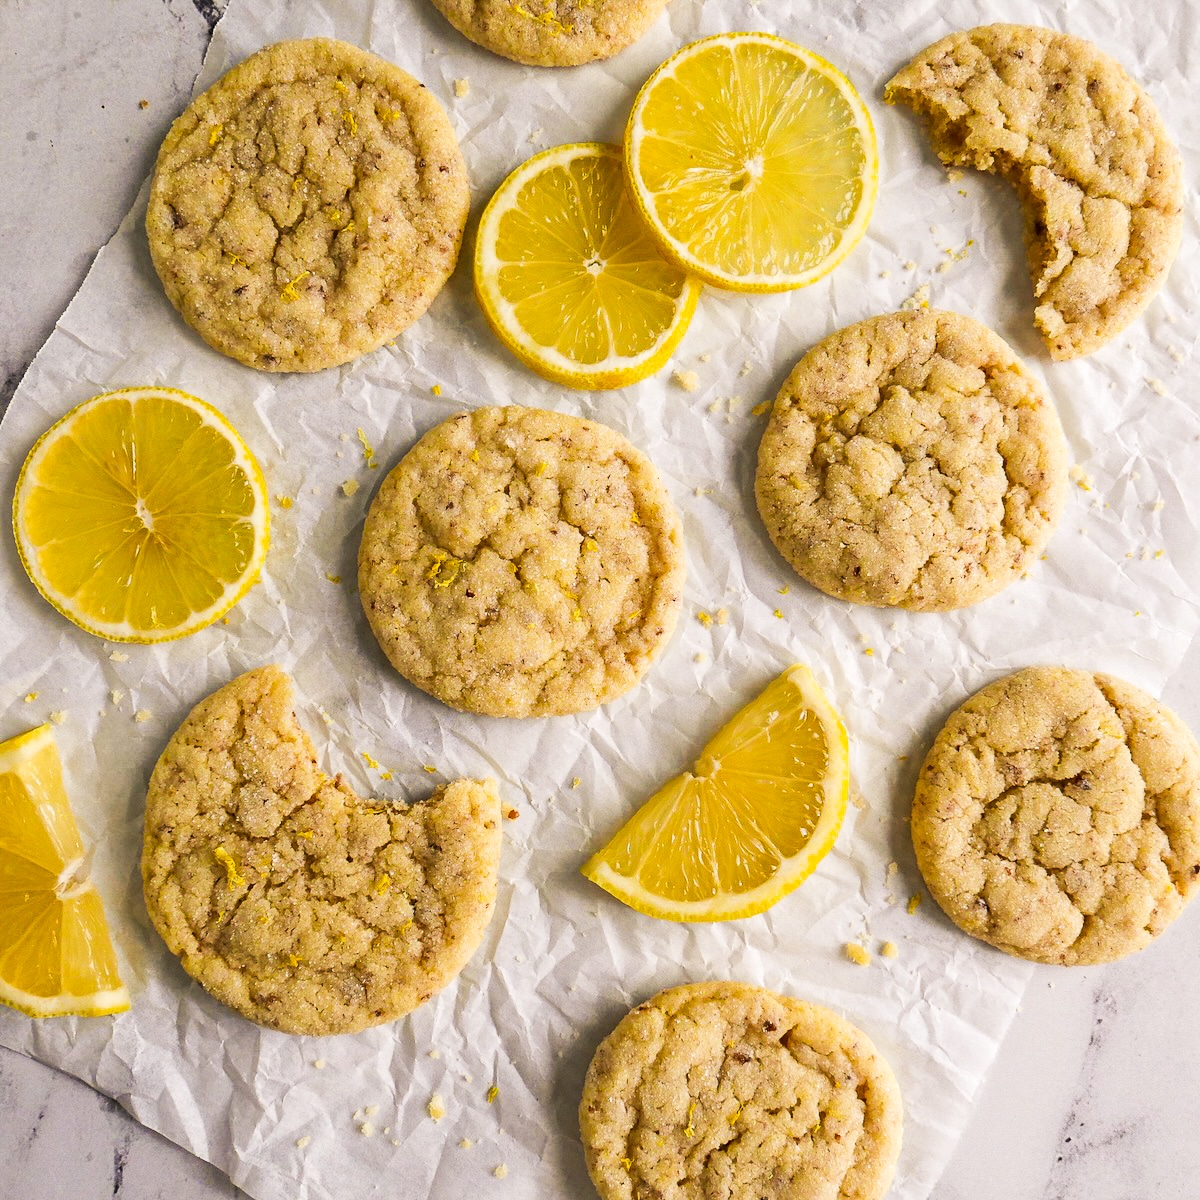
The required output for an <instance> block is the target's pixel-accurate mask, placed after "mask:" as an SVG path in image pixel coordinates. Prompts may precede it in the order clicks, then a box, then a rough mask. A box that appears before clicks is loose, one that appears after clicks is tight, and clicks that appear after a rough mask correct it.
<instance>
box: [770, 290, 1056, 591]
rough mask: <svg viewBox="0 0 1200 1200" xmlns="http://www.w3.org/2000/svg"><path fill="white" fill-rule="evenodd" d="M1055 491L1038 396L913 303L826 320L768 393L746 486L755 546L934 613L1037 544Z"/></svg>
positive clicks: (1005, 357)
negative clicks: (771, 399) (842, 320)
mask: <svg viewBox="0 0 1200 1200" xmlns="http://www.w3.org/2000/svg"><path fill="white" fill-rule="evenodd" d="M1066 488H1067V453H1066V446H1065V442H1064V440H1063V434H1062V427H1061V425H1060V424H1059V420H1058V415H1057V414H1056V412H1055V410H1054V406H1053V405H1052V404H1051V403H1050V401H1049V399H1048V398H1047V396H1046V395H1045V393H1044V391H1043V389H1042V388H1041V386H1040V385H1039V384H1038V382H1037V380H1036V379H1035V378H1034V377H1033V376H1032V375H1031V374H1030V373H1029V372H1028V371H1027V370H1026V369H1025V368H1024V367H1023V366H1022V364H1021V362H1020V360H1019V359H1018V358H1017V356H1016V355H1015V354H1014V353H1013V351H1012V349H1011V348H1010V347H1009V346H1008V344H1007V343H1006V342H1004V341H1003V340H1002V339H1001V338H999V337H997V336H996V334H994V333H992V332H991V330H989V329H987V328H986V327H985V326H983V325H980V324H979V322H978V321H973V320H971V318H969V317H964V316H960V315H958V314H957V313H949V312H939V311H937V310H932V309H931V310H925V311H915V312H902V313H891V314H888V315H886V316H881V317H874V318H872V319H871V320H868V321H863V322H860V323H859V324H857V325H851V326H849V327H848V328H846V329H842V330H839V331H838V332H837V333H834V334H832V335H831V336H830V337H828V338H826V339H825V340H824V341H823V342H821V343H819V344H818V345H817V346H815V347H814V348H813V349H812V350H810V351H809V352H808V353H807V354H806V355H805V356H804V357H803V358H802V359H801V360H800V362H799V363H798V364H797V366H796V368H795V369H794V370H793V371H792V373H791V375H789V376H788V378H787V381H786V382H785V383H784V385H783V387H782V389H781V390H780V392H779V396H778V398H777V399H776V401H775V406H774V409H773V410H772V413H771V419H770V421H769V422H768V424H767V428H766V431H765V433H764V434H763V439H762V443H761V445H760V446H759V451H758V474H757V479H756V485H755V490H756V494H757V497H758V508H759V512H760V513H761V514H762V518H763V521H764V522H765V524H766V527H767V531H768V533H770V535H771V540H772V541H773V542H774V543H775V545H776V547H777V548H778V550H779V552H780V553H781V554H782V555H783V556H784V558H786V559H787V560H788V562H790V563H791V564H792V566H793V567H795V569H796V571H797V572H799V574H800V575H801V576H802V577H803V578H804V579H806V580H807V581H808V582H809V583H811V584H813V585H814V586H815V587H818V588H820V589H821V590H822V591H824V592H828V593H829V594H830V595H831V596H837V597H839V598H841V599H843V600H853V601H857V602H858V603H860V604H874V605H884V606H890V605H895V606H899V607H902V608H909V609H917V610H922V611H934V610H940V609H951V608H959V607H961V606H963V605H966V604H974V603H975V602H976V601H978V600H982V599H985V598H986V597H987V596H990V595H992V594H994V593H995V592H998V591H999V590H1000V589H1001V588H1002V587H1004V586H1005V585H1006V584H1008V583H1010V582H1011V581H1012V580H1014V579H1016V578H1017V577H1018V576H1019V575H1021V573H1022V572H1023V571H1025V570H1026V568H1027V567H1028V566H1029V564H1030V563H1031V562H1032V561H1033V560H1034V559H1035V558H1036V557H1037V556H1038V555H1039V554H1040V553H1041V551H1042V548H1043V547H1044V546H1045V544H1046V542H1047V541H1048V539H1049V537H1050V534H1051V532H1052V531H1053V528H1054V525H1055V522H1056V521H1057V520H1058V516H1059V512H1060V510H1061V508H1062V504H1063V500H1064V497H1065V494H1066Z"/></svg>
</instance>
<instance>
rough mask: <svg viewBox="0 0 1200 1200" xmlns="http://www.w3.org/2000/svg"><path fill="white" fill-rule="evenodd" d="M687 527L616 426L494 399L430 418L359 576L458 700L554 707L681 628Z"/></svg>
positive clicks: (432, 675)
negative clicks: (437, 421)
mask: <svg viewBox="0 0 1200 1200" xmlns="http://www.w3.org/2000/svg"><path fill="white" fill-rule="evenodd" d="M683 581H684V561H683V534H682V529H681V526H680V522H679V516H678V514H677V513H676V511H675V506H674V505H673V504H672V503H671V498H670V496H669V495H668V493H667V490H666V488H665V487H664V486H663V484H662V481H661V480H660V479H659V476H658V472H657V471H656V470H655V469H654V466H653V465H652V464H651V462H650V460H649V459H647V458H646V456H645V455H644V454H642V453H641V452H640V451H639V450H637V449H635V448H634V447H633V446H632V445H630V443H629V442H628V441H626V440H625V438H623V437H622V436H621V435H620V434H619V433H617V432H616V431H615V430H613V429H609V428H608V427H607V426H606V425H601V424H599V423H598V422H596V421H585V420H581V419H580V418H578V417H571V416H567V415H565V414H563V413H555V412H548V411H545V410H543V409H533V408H522V407H516V406H513V407H508V408H481V409H476V410H475V411H474V412H463V413H459V414H458V415H457V416H455V417H451V418H450V420H448V421H444V422H443V423H442V424H441V425H438V426H436V427H435V428H434V429H432V430H430V431H429V432H428V433H427V434H426V435H425V436H424V437H423V438H421V440H420V441H419V442H417V444H416V445H415V446H414V447H413V448H412V449H411V450H410V451H409V452H408V453H407V454H406V455H405V456H404V458H403V459H401V461H400V463H399V464H398V465H397V466H396V467H395V468H394V469H393V470H392V472H391V473H390V474H389V475H388V477H387V478H386V479H385V480H384V481H383V484H382V485H381V486H380V488H379V491H378V492H377V493H376V495H375V498H374V500H373V501H372V502H371V507H370V510H369V511H368V513H367V519H366V524H365V526H364V528H363V535H362V543H361V545H360V547H359V552H358V586H359V594H360V596H361V598H362V604H363V608H364V610H365V611H366V615H367V620H368V622H369V623H370V626H371V629H372V630H373V631H374V633H375V636H376V637H377V638H378V639H379V644H380V646H382V648H383V651H384V653H385V654H386V655H387V657H388V659H389V660H390V661H391V663H392V665H393V666H394V667H395V668H396V670H397V671H399V672H400V674H401V675H403V676H404V677H405V678H406V679H408V680H409V681H410V682H412V683H414V684H416V685H417V687H419V688H423V689H424V690H425V691H427V692H429V693H431V694H432V695H434V696H437V697H438V699H440V700H443V701H445V702H446V703H447V704H449V705H451V706H452V707H454V708H459V709H463V710H465V711H467V712H476V713H482V714H484V715H485V716H497V717H546V716H558V715H562V714H564V713H574V712H581V711H583V710H584V709H589V708H595V707H596V706H597V705H599V704H603V703H605V702H606V701H608V700H612V699H614V698H615V697H617V696H619V695H621V694H622V693H623V692H625V691H627V690H628V689H629V688H631V687H633V685H634V684H635V683H637V681H638V680H639V679H640V678H641V677H642V676H643V675H644V674H645V672H646V670H647V669H648V668H649V666H650V664H651V662H652V661H653V660H654V658H655V656H656V655H657V654H658V653H659V651H660V650H661V649H662V648H663V646H664V645H665V644H666V642H667V640H668V638H669V637H670V636H671V632H672V630H673V629H674V627H675V620H676V617H677V615H678V612H679V605H680V602H681V598H682V593H683Z"/></svg>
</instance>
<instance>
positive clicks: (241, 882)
mask: <svg viewBox="0 0 1200 1200" xmlns="http://www.w3.org/2000/svg"><path fill="white" fill-rule="evenodd" d="M213 858H215V859H216V860H217V862H219V863H220V864H221V866H223V867H224V868H225V884H226V886H227V887H228V888H229V890H230V891H231V892H232V891H234V890H235V889H237V888H240V887H245V886H246V881H245V879H243V878H242V876H241V875H240V874H239V873H238V868H237V863H236V862H235V861H234V858H233V855H232V854H230V853H229V851H228V850H226V849H225V847H224V846H218V847H217V848H216V849H215V850H214V851H213Z"/></svg>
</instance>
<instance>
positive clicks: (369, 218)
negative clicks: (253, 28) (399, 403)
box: [146, 38, 470, 371]
mask: <svg viewBox="0 0 1200 1200" xmlns="http://www.w3.org/2000/svg"><path fill="white" fill-rule="evenodd" d="M469 201H470V198H469V195H468V189H467V173H466V167H465V166H464V163H463V158H462V154H461V153H460V151H459V148H458V143H457V141H456V140H455V137H454V132H453V130H452V129H451V127H450V122H449V120H448V118H447V117H446V114H445V113H444V112H443V110H442V108H441V106H440V105H439V104H438V102H437V101H436V100H435V99H434V98H433V96H432V95H430V93H429V92H428V91H426V89H425V87H424V85H423V84H421V83H419V82H418V81H417V80H415V79H414V78H412V76H411V75H408V74H406V73H405V72H404V71H402V70H400V68H399V67H396V66H393V65H392V64H391V63H389V62H385V61H384V60H383V59H381V58H377V57H376V56H375V55H373V54H369V53H367V52H366V51H365V50H360V49H359V48H358V47H356V46H351V45H348V44H347V43H345V42H337V41H332V40H328V39H323V38H315V39H312V40H308V41H293V42H279V43H277V44H275V45H272V46H267V47H266V48H264V49H262V50H260V51H258V52H257V53H256V54H252V55H251V56H250V57H249V58H247V59H246V60H245V61H244V62H243V63H241V64H240V65H239V66H237V67H235V68H234V69H233V70H232V71H230V72H229V73H228V74H227V75H224V76H223V77H222V78H221V79H219V80H218V81H217V82H216V83H215V84H213V86H212V87H210V88H209V89H208V90H207V91H206V92H204V93H203V94H202V95H200V96H198V97H197V98H196V99H195V100H194V101H193V102H192V104H191V105H190V106H189V107H188V109H187V110H186V111H185V112H184V113H183V115H182V116H181V117H180V118H179V119H178V120H177V121H176V122H175V123H174V124H173V125H172V126H171V130H170V132H169V133H168V134H167V137H166V140H165V141H164V142H163V145H162V149H161V150H160V151H159V154H158V162H157V165H156V166H155V170H154V178H153V180H152V182H151V186H150V205H149V209H148V211H147V214H146V229H147V233H148V236H149V241H150V253H151V257H152V258H153V260H154V266H155V268H156V270H157V271H158V274H159V278H160V279H161V280H162V283H163V287H164V288H165V289H166V292H167V295H168V297H170V300H171V303H172V304H174V305H175V307H176V308H177V309H178V310H179V311H180V313H181V314H182V315H183V318H184V320H185V321H187V323H188V324H189V325H191V326H192V327H193V328H194V329H195V330H196V332H197V333H199V334H200V336H201V337H202V338H204V340H205V341H206V342H208V343H209V345H211V346H213V347H214V348H215V349H217V350H220V351H221V353H222V354H228V355H230V356H231V357H232V358H236V359H237V360H238V361H239V362H242V363H245V364H247V365H248V366H251V367H257V368H259V369H260V370H264V371H317V370H320V369H321V368H323V367H330V366H335V365H337V364H339V363H345V362H349V361H350V360H351V359H353V358H357V357H358V356H359V355H361V354H365V353H367V352H368V351H370V350H374V349H376V348H377V347H379V346H382V345H383V344H384V343H385V342H386V341H388V340H390V339H391V338H393V337H395V336H396V335H397V334H398V333H400V332H401V331H402V330H404V329H406V328H408V326H409V325H411V324H412V322H413V321H415V320H416V319H417V318H418V317H419V316H420V315H421V314H422V313H423V312H424V311H425V310H426V309H427V308H428V307H429V305H430V303H431V302H432V300H433V298H434V297H435V296H436V295H437V294H438V292H439V291H440V290H441V288H442V285H443V284H444V283H445V282H446V280H447V279H448V278H449V276H450V273H451V272H452V271H453V270H454V265H455V262H456V261H457V258H458V251H459V245H460V243H461V240H462V233H463V227H464V225H465V224H466V220H467V208H468V205H469Z"/></svg>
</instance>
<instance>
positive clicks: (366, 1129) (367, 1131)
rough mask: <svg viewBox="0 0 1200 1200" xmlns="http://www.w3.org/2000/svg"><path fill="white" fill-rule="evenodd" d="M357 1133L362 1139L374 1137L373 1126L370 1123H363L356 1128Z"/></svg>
mask: <svg viewBox="0 0 1200 1200" xmlns="http://www.w3.org/2000/svg"><path fill="white" fill-rule="evenodd" d="M358 1132H359V1133H361V1134H362V1135H363V1137H374V1136H375V1126H374V1125H372V1124H371V1122H370V1121H364V1122H363V1123H362V1124H361V1125H360V1126H359V1127H358Z"/></svg>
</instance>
